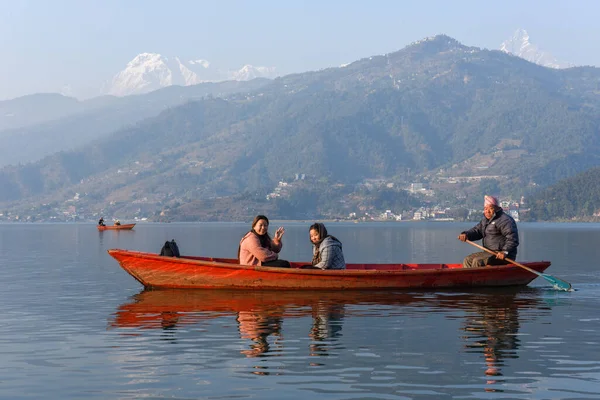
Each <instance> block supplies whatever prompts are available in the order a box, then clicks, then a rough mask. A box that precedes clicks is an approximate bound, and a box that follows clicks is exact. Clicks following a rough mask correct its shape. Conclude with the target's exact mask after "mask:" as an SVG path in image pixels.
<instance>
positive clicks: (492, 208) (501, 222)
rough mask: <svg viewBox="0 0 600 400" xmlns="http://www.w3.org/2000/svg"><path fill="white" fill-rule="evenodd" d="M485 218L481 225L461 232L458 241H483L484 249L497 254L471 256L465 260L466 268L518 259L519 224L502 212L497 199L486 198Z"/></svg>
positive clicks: (485, 253) (484, 206)
mask: <svg viewBox="0 0 600 400" xmlns="http://www.w3.org/2000/svg"><path fill="white" fill-rule="evenodd" d="M483 216H484V217H483V218H482V220H481V221H480V222H479V224H477V225H475V226H474V227H473V228H471V229H469V230H468V231H464V232H461V233H460V235H458V240H461V241H463V242H464V241H466V240H470V241H475V240H479V239H482V245H483V247H486V248H488V249H490V250H492V251H495V252H496V254H491V253H488V252H486V251H482V252H477V253H473V254H469V255H468V256H466V257H465V259H464V260H463V267H464V268H473V267H485V266H486V265H502V264H508V261H506V260H505V258H510V259H512V260H514V259H515V258H516V257H517V246H519V231H518V230H517V223H516V222H515V220H514V219H513V218H512V217H511V216H510V215H508V214H506V213H505V212H504V211H502V207H500V206H499V204H498V199H497V198H496V197H494V196H485V197H484V204H483Z"/></svg>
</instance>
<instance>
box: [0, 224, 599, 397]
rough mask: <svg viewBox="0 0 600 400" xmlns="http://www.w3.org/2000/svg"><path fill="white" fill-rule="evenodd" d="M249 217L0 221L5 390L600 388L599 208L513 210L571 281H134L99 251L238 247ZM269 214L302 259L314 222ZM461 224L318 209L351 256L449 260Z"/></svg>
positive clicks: (531, 242)
mask: <svg viewBox="0 0 600 400" xmlns="http://www.w3.org/2000/svg"><path fill="white" fill-rule="evenodd" d="M126 222H127V221H123V223H126ZM249 225H250V223H246V224H243V223H194V224H192V223H190V224H183V223H182V224H179V223H170V224H151V223H144V224H141V223H140V224H138V225H136V227H135V229H134V230H133V231H105V232H98V231H97V229H96V227H95V226H94V225H93V224H0V281H1V282H2V286H1V287H0V304H1V308H0V310H1V311H2V317H3V318H2V324H1V325H0V352H1V354H2V359H1V361H0V398H2V399H41V398H44V399H94V398H96V399H140V398H144V399H306V398H318V399H507V398H510V399H598V398H600V349H599V343H600V336H599V334H600V271H599V268H598V259H599V257H598V256H599V254H600V249H599V248H600V224H545V223H544V224H542V223H529V224H527V223H521V224H519V230H520V232H519V233H520V240H521V245H520V246H519V255H518V257H517V260H518V261H536V260H549V261H551V262H552V265H551V266H550V268H549V269H548V270H547V271H546V273H548V274H550V275H553V276H556V277H558V278H561V279H564V280H566V281H568V282H570V283H572V284H573V287H574V288H575V289H576V290H575V291H573V292H558V291H556V290H554V289H553V288H552V287H551V286H550V285H549V284H548V282H546V281H545V280H544V279H542V278H538V279H536V280H534V281H533V282H532V283H531V284H530V285H529V286H527V287H524V288H517V289H515V288H496V289H479V290H472V291H471V290H467V291H465V290H454V291H393V292H385V291H384V292H367V293H357V292H344V291H338V292H262V291H215V290H204V291H202V290H183V291H160V290H158V291H145V290H143V287H142V286H141V285H140V284H139V283H138V282H137V281H136V280H135V279H133V278H132V277H131V276H129V275H128V274H127V273H125V272H124V271H123V270H122V269H121V268H120V267H119V265H118V263H117V262H116V261H115V260H114V259H112V258H111V257H110V256H109V255H108V254H107V252H106V250H108V249H111V248H122V249H131V250H141V251H151V252H156V253H158V252H159V251H160V248H161V247H162V245H163V244H164V242H165V241H166V240H170V239H175V240H176V241H177V243H178V244H179V248H180V250H181V252H182V254H189V255H210V256H214V257H235V255H236V253H237V247H238V242H239V239H240V238H241V236H242V235H243V234H244V233H245V232H246V231H248V229H249ZM279 225H283V226H284V227H285V228H286V233H285V235H284V238H283V242H284V247H283V251H282V253H281V258H283V259H289V260H295V261H302V260H306V261H309V260H310V258H311V247H310V242H309V240H308V226H309V225H310V223H309V222H306V223H301V222H278V221H271V226H270V232H271V233H273V232H274V230H275V228H276V227H277V226H279ZM472 225H473V224H472V223H467V224H463V223H439V222H438V223H417V222H414V223H413V222H400V223H360V224H354V223H327V224H326V226H327V229H328V230H329V233H330V234H332V235H335V236H336V237H338V238H339V239H340V240H341V241H342V243H343V245H344V254H345V258H346V261H347V262H356V263H359V262H413V263H419V262H423V263H427V262H431V263H438V262H445V263H454V262H460V261H461V260H462V258H463V257H464V256H466V255H467V254H469V253H472V252H475V251H479V250H478V249H476V248H474V247H473V246H470V245H468V244H466V243H462V242H460V241H458V240H457V239H456V237H457V235H458V233H459V232H460V231H462V230H464V229H467V228H469V227H471V226H472Z"/></svg>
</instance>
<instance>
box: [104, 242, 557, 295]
mask: <svg viewBox="0 0 600 400" xmlns="http://www.w3.org/2000/svg"><path fill="white" fill-rule="evenodd" d="M108 254H110V255H111V256H112V257H113V258H115V259H116V260H117V261H118V262H119V264H120V265H121V267H122V268H123V269H124V270H125V271H127V272H128V273H129V274H130V275H131V276H133V277H134V278H135V279H137V280H138V281H139V282H140V283H141V284H142V285H144V286H145V287H147V288H173V289H283V290H298V289H330V290H340V289H341V290H347V289H359V290H367V289H369V290H375V289H431V288H473V287H486V286H525V285H527V284H528V283H529V282H531V281H532V280H534V279H535V278H537V275H536V274H534V273H532V272H529V271H527V270H525V269H523V268H520V267H517V266H515V265H500V266H490V267H485V268H463V267H462V264H346V269H345V270H325V271H321V270H314V269H301V268H300V267H301V266H302V265H304V264H306V263H299V262H291V265H292V268H275V267H261V266H249V265H240V264H238V261H237V260H235V259H226V258H212V257H193V256H182V257H181V258H177V257H165V256H159V255H157V254H155V253H143V252H139V251H129V250H121V249H110V250H108ZM524 264H525V265H527V266H528V267H529V268H531V269H533V270H535V271H537V272H543V271H544V270H546V269H547V268H548V267H549V266H550V262H549V261H538V262H528V263H524Z"/></svg>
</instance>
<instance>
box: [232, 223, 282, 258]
mask: <svg viewBox="0 0 600 400" xmlns="http://www.w3.org/2000/svg"><path fill="white" fill-rule="evenodd" d="M268 230H269V219H268V218H267V217H265V216H264V215H257V216H256V217H254V220H253V221H252V229H251V230H250V232H248V233H246V235H244V237H243V238H242V240H241V241H240V247H239V248H238V260H239V262H240V264H242V265H262V266H268V267H284V268H289V267H290V263H289V262H288V261H286V260H280V259H279V252H280V251H281V248H282V247H283V243H282V242H281V238H282V236H283V234H284V233H285V229H283V227H281V226H280V227H279V228H277V230H276V231H275V236H274V237H273V239H271V237H270V236H269V232H268Z"/></svg>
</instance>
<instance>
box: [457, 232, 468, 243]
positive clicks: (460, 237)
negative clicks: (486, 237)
mask: <svg viewBox="0 0 600 400" xmlns="http://www.w3.org/2000/svg"><path fill="white" fill-rule="evenodd" d="M458 240H460V241H461V242H466V241H467V235H466V234H465V233H461V234H460V235H458Z"/></svg>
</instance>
